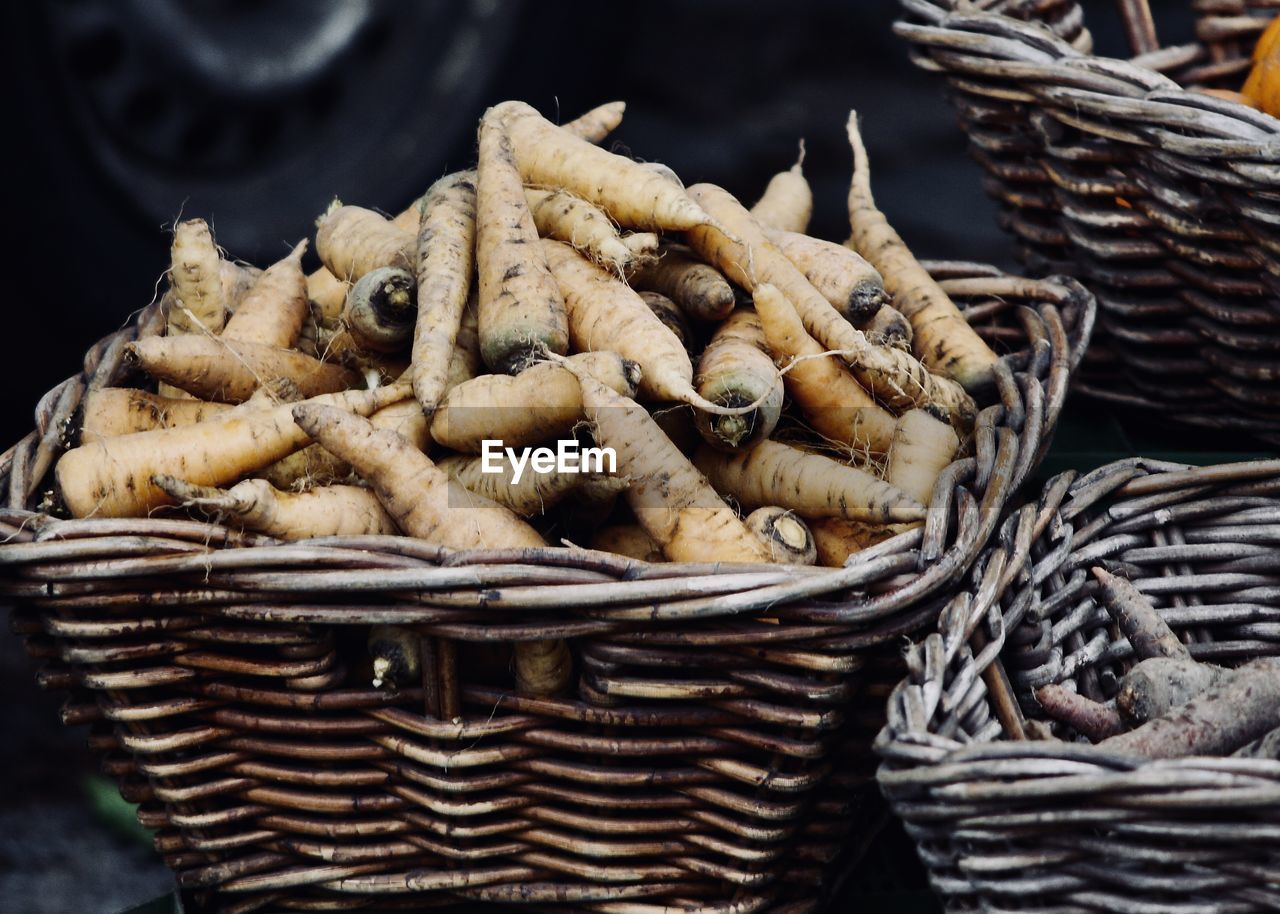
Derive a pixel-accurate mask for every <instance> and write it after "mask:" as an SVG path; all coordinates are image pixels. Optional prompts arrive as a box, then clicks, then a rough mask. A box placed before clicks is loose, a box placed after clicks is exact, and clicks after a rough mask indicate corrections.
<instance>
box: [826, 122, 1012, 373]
mask: <svg viewBox="0 0 1280 914" xmlns="http://www.w3.org/2000/svg"><path fill="white" fill-rule="evenodd" d="M848 133H849V145H850V146H852V147H853V163H854V164H853V181H852V182H851V183H850V185H849V224H850V226H851V228H852V229H853V235H852V237H851V238H850V241H852V242H853V246H854V248H856V249H857V251H858V253H859V254H861V255H862V256H863V257H865V258H867V260H869V261H870V262H871V263H872V264H874V265H875V267H876V269H878V270H879V271H880V275H881V276H883V277H884V285H885V289H887V290H888V291H889V293H890V294H891V295H892V296H893V301H894V305H895V307H897V309H898V310H899V311H901V312H902V313H903V314H904V315H906V317H907V320H909V321H911V327H912V329H913V330H914V332H915V342H914V349H915V352H916V353H917V355H919V356H920V358H921V360H922V361H923V362H924V363H925V365H927V366H929V369H930V370H932V371H936V372H938V373H940V374H942V375H945V376H946V377H949V378H953V379H954V380H956V381H958V382H959V383H960V384H961V385H962V386H963V387H964V388H965V390H968V391H973V390H975V389H977V388H979V387H982V386H984V385H986V384H989V383H990V382H991V367H992V366H993V365H995V363H996V362H997V361H998V357H997V356H996V354H995V353H994V352H992V351H991V350H990V348H988V346H987V344H986V343H984V342H983V341H982V338H981V337H980V336H978V334H976V333H975V332H974V331H973V328H972V327H970V326H969V322H968V321H966V320H965V319H964V316H963V315H962V314H961V313H960V311H959V310H958V309H957V308H956V306H955V305H954V304H953V303H952V301H951V299H950V298H949V297H948V296H947V293H946V292H944V291H942V288H941V287H940V286H939V285H938V284H937V283H936V282H935V281H934V279H933V277H932V276H930V275H929V273H928V271H926V270H925V269H924V267H922V266H920V263H919V261H917V260H916V259H915V257H913V256H912V254H911V251H910V250H909V249H908V248H907V245H906V243H905V242H903V240H902V238H901V237H900V236H899V235H898V233H897V232H895V231H894V230H893V226H891V225H890V224H889V221H888V220H887V219H886V218H885V216H884V213H882V212H880V210H879V209H877V208H876V203H875V198H874V197H873V196H872V195H871V170H870V166H869V165H868V163H867V150H866V147H864V146H863V145H862V136H861V134H860V133H859V132H858V116H857V113H856V112H852V111H851V112H849V123H848Z"/></svg>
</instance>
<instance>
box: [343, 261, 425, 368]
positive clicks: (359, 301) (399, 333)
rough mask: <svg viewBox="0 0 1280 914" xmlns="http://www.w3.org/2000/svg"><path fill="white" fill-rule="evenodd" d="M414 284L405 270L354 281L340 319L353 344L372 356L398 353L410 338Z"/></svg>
mask: <svg viewBox="0 0 1280 914" xmlns="http://www.w3.org/2000/svg"><path fill="white" fill-rule="evenodd" d="M414 291H415V289H414V281H413V276H412V275H410V274H409V272H408V271H407V270H401V269H398V268H396V267H379V268H378V269H376V270H370V271H369V272H368V273H366V274H364V275H363V276H361V277H360V278H359V279H358V280H356V282H355V285H353V286H352V287H351V291H350V292H348V293H347V303H346V305H345V306H344V308H343V312H342V319H343V322H344V323H345V324H346V326H347V329H348V330H350V332H351V335H352V337H353V338H354V339H355V341H356V343H357V344H358V345H359V346H360V347H361V348H362V349H366V350H370V351H373V352H397V351H399V350H401V349H404V348H405V346H407V345H408V343H409V339H410V337H412V336H413V324H414V318H415V317H416V316H417V310H416V308H415V307H414Z"/></svg>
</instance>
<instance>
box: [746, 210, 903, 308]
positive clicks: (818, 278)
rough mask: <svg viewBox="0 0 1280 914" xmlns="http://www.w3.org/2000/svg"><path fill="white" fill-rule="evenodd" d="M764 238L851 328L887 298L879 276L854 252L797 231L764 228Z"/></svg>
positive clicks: (882, 281) (873, 268)
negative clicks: (770, 242)
mask: <svg viewBox="0 0 1280 914" xmlns="http://www.w3.org/2000/svg"><path fill="white" fill-rule="evenodd" d="M765 236H766V237H767V238H768V239H769V240H770V241H772V242H773V243H774V244H776V245H777V246H778V250H780V251H781V252H782V254H783V256H784V257H786V258H787V259H788V260H790V261H791V262H792V263H793V264H795V265H796V266H797V267H799V268H800V272H801V273H803V274H804V276H805V279H807V280H809V282H810V283H811V284H812V285H813V287H814V288H815V289H816V290H818V292H819V293H821V295H822V297H823V298H825V299H826V300H827V301H829V302H830V303H831V305H832V307H834V308H835V309H836V310H837V311H839V312H840V314H841V315H842V316H843V317H844V318H845V320H847V321H849V323H851V324H853V325H855V326H858V325H861V324H863V323H865V322H866V321H869V320H871V319H872V318H873V317H875V315H876V312H877V311H879V310H880V306H881V305H883V304H884V302H885V299H886V298H887V297H888V296H886V295H885V291H884V280H883V279H881V277H880V273H879V272H878V271H877V270H876V268H875V267H873V266H872V265H871V264H869V263H867V262H866V261H865V260H863V259H862V256H861V255H860V254H858V252H857V251H853V250H851V249H849V248H847V247H845V246H844V245H842V244H835V243H834V242H831V241H823V240H822V239H821V238H810V237H809V236H808V235H801V234H799V233H798V232H781V231H778V230H776V229H768V228H766V229H765Z"/></svg>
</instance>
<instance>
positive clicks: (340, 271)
mask: <svg viewBox="0 0 1280 914" xmlns="http://www.w3.org/2000/svg"><path fill="white" fill-rule="evenodd" d="M416 247H417V235H416V234H411V233H409V232H407V231H405V230H404V229H402V228H397V227H396V226H395V225H393V224H392V223H391V221H390V220H389V219H387V218H386V217H385V216H383V215H382V214H380V213H375V212H374V211H373V210H371V209H364V208H363V207H360V206H344V205H343V204H342V203H341V202H339V201H338V200H334V201H333V204H332V205H331V206H330V207H329V209H328V211H327V212H326V213H325V214H324V216H322V217H321V218H320V221H319V224H318V225H317V228H316V253H317V254H319V255H320V260H321V262H323V263H324V265H325V266H326V267H327V268H328V270H329V272H330V273H332V274H333V275H334V276H335V277H336V278H337V279H339V280H343V281H345V282H348V283H352V282H355V281H356V280H357V279H359V278H360V277H361V276H363V275H364V274H365V273H368V272H371V271H372V270H376V269H378V267H397V268H399V269H401V270H412V269H413V267H414V262H413V261H414V255H415V248H416Z"/></svg>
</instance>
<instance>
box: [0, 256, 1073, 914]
mask: <svg viewBox="0 0 1280 914" xmlns="http://www.w3.org/2000/svg"><path fill="white" fill-rule="evenodd" d="M932 268H933V270H934V272H935V274H936V275H937V276H939V277H940V278H941V279H942V280H943V281H944V282H945V283H947V284H948V285H949V286H950V287H951V289H952V291H953V292H954V294H956V296H957V298H958V299H959V300H960V301H962V302H965V303H967V305H968V310H967V315H968V317H969V318H970V320H971V321H972V322H973V323H974V324H975V326H977V327H979V328H980V329H981V331H982V332H983V333H984V334H985V335H986V336H987V338H988V339H989V340H990V341H991V342H992V344H993V345H994V346H995V347H996V348H997V349H998V350H999V351H1003V352H1007V353H1009V354H1008V355H1007V356H1006V358H1005V359H1003V360H1002V362H1001V365H1000V367H999V368H998V370H997V372H996V375H997V390H996V391H995V392H994V393H993V395H992V396H991V397H990V398H989V400H990V405H988V406H987V407H986V408H985V409H983V410H982V412H981V414H980V416H979V420H978V425H977V430H976V432H975V438H974V449H973V454H972V456H968V457H965V458H963V459H960V460H957V461H956V462H955V463H953V464H952V466H951V467H950V468H949V469H948V470H947V471H946V472H945V475H944V478H943V480H942V481H941V482H940V484H939V485H938V486H937V487H936V489H935V496H934V499H933V503H932V504H931V505H930V512H929V517H928V522H927V523H926V525H925V527H924V528H923V529H920V530H916V531H913V532H911V533H908V534H904V535H901V536H898V537H895V538H894V539H892V540H890V541H888V542H886V543H883V544H881V545H880V546H877V547H874V548H872V549H869V550H867V551H866V552H864V553H860V554H859V555H858V556H857V557H856V558H855V559H854V560H853V561H852V562H851V563H850V564H849V565H848V566H847V567H845V568H843V569H836V570H820V569H803V568H802V569H797V568H794V567H777V566H741V567H727V566H715V567H710V566H693V565H677V564H668V565H646V564H644V563H640V562H635V561H631V560H626V559H622V558H619V557H616V556H609V555H605V554H602V553H593V552H587V551H583V550H568V549H545V550H532V551H506V552H466V553H457V552H449V551H446V550H442V549H439V548H436V547H433V546H429V545H426V544H424V543H422V542H419V541H415V540H410V539H406V538H402V537H362V538H350V539H326V540H314V541H307V542H301V543H292V544H286V543H280V542H276V541H274V540H270V539H268V538H265V537H261V536H255V535H250V534H244V533H239V532H236V531H233V530H229V529H227V528H224V527H220V526H216V525H211V524H205V523H197V522H194V521H187V520H177V519H162V518H155V519H131V520H107V519H103V520H94V519H86V520H56V519H54V518H52V517H50V516H49V515H48V514H45V513H41V512H39V511H32V510H30V506H31V505H33V504H39V503H41V501H42V499H43V498H44V494H43V493H44V489H45V487H46V485H47V484H48V483H47V477H48V475H49V473H48V471H49V468H50V466H51V465H52V462H53V460H54V459H55V457H56V455H57V453H58V451H59V449H60V448H61V446H62V445H61V443H60V442H61V438H62V435H63V430H64V427H65V426H66V425H67V424H68V423H69V422H72V420H73V416H74V413H75V409H76V405H77V403H78V402H79V400H80V397H81V395H82V393H83V391H84V390H85V389H86V388H87V387H95V386H101V385H108V384H116V383H119V382H121V381H122V380H125V378H124V377H122V372H123V370H124V369H123V368H122V366H121V362H120V353H121V350H122V347H123V345H124V344H125V343H126V342H128V340H129V339H131V338H132V337H133V336H134V335H135V334H136V333H137V332H138V326H131V327H129V328H127V329H126V330H124V331H122V332H121V333H119V334H117V335H115V336H113V337H110V338H108V339H106V340H104V341H102V343H100V344H99V345H98V346H96V347H95V348H94V349H93V350H92V351H90V353H89V354H88V356H87V357H86V362H85V371H84V373H83V374H82V375H79V376H77V377H75V378H72V379H70V380H68V381H67V382H65V383H64V384H63V385H60V386H59V387H58V388H57V389H55V390H53V391H51V392H50V393H49V394H48V395H47V396H46V397H45V398H44V399H43V401H42V402H41V404H40V407H39V409H38V411H37V428H36V430H35V431H33V432H32V433H31V434H30V435H29V436H27V438H25V439H24V440H23V441H22V442H20V443H19V444H18V445H16V446H15V447H14V448H11V449H10V450H9V451H8V452H6V453H5V454H4V455H3V458H0V483H3V484H4V485H5V486H6V487H7V491H8V498H9V505H10V507H9V508H7V509H5V510H4V511H3V513H0V533H2V534H3V537H4V544H3V545H0V567H2V568H3V571H2V572H0V595H3V596H5V597H7V598H9V600H11V601H12V602H13V603H14V604H15V605H16V606H17V609H16V610H15V614H14V625H15V627H16V629H17V630H18V631H19V632H21V633H22V634H24V635H25V636H26V637H27V643H28V649H29V651H30V652H31V653H32V654H33V655H35V656H37V657H41V658H44V659H46V660H47V664H46V666H45V667H44V668H43V669H42V671H41V673H40V679H41V683H42V684H43V685H44V686H46V687H49V688H57V689H67V690H69V691H70V697H69V699H68V701H67V704H66V705H65V707H64V713H63V717H64V720H65V721H66V722H67V723H88V724H91V725H92V730H91V741H92V743H93V745H94V746H95V748H97V749H98V750H100V752H101V753H102V755H103V759H104V765H105V767H106V770H107V771H108V772H110V773H111V774H112V775H114V776H115V777H116V778H117V779H118V780H119V783H120V785H121V790H122V793H124V795H125V796H126V797H127V798H129V799H131V800H134V801H137V802H139V803H140V804H141V807H140V813H139V817H140V819H141V820H142V822H143V823H144V824H145V825H147V826H149V827H152V828H155V829H158V832H157V837H156V845H157V847H158V848H159V850H160V852H161V853H162V854H163V856H164V858H165V860H166V862H167V863H168V864H169V865H170V866H171V867H172V868H173V869H174V870H175V871H176V874H177V878H178V882H179V884H180V885H181V886H182V887H184V888H186V889H188V890H191V891H192V892H194V893H196V895H197V897H199V898H200V899H202V900H204V901H207V902H210V903H212V904H214V905H215V906H217V907H218V908H219V909H220V910H226V911H251V910H255V909H259V908H261V907H263V906H266V905H272V906H275V907H281V908H288V909H304V910H305V909H324V910H330V909H335V908H355V907H360V906H363V905H368V904H374V903H376V904H378V905H380V906H381V905H386V904H388V903H396V902H400V903H405V904H415V905H420V904H423V903H426V902H447V901H457V900H460V899H471V900H477V899H479V900H491V901H510V902H526V903H536V904H538V905H540V906H541V907H543V908H545V907H548V906H552V907H555V906H563V907H566V908H573V909H578V910H583V909H587V910H597V911H609V912H627V914H630V912H637V914H647V912H651V911H653V912H656V911H658V910H660V909H668V910H670V909H677V910H689V911H707V912H712V911H717V912H718V911H724V912H746V911H755V910H762V909H765V908H766V907H768V908H773V909H778V910H783V909H794V910H801V909H805V908H808V907H811V906H812V905H813V904H814V903H815V902H816V899H817V897H818V892H819V887H820V885H821V884H822V882H823V880H824V878H825V877H826V875H827V871H829V870H830V864H831V862H832V861H833V860H834V859H835V858H836V857H837V856H838V854H839V852H840V849H841V846H842V844H847V843H848V839H850V837H851V836H852V837H853V838H854V839H856V840H855V841H854V843H857V840H865V838H866V836H868V835H869V834H873V833H874V831H873V829H872V827H871V823H870V822H869V821H865V819H866V818H867V817H866V816H865V811H864V810H863V809H862V808H861V807H860V806H859V805H858V802H857V800H858V797H857V794H856V791H857V789H858V788H859V786H860V785H862V786H863V788H864V789H866V787H867V786H868V785H869V783H870V780H871V775H872V774H873V771H874V762H873V761H872V756H871V754H870V748H869V746H870V739H871V736H870V734H873V733H874V732H875V730H876V729H878V727H879V726H880V724H882V723H883V712H882V708H883V701H884V697H885V695H886V694H887V692H888V690H889V689H890V688H891V687H892V684H893V683H894V682H896V681H897V679H899V678H900V676H901V667H900V665H899V663H900V661H897V658H896V654H897V652H896V647H895V645H894V642H895V641H896V639H898V638H900V637H901V636H902V635H903V634H906V633H909V632H912V631H916V630H919V629H920V628H921V627H922V626H927V625H929V624H931V623H932V621H933V618H934V616H935V615H936V613H937V611H938V610H939V608H940V607H941V606H942V604H943V603H944V602H945V600H946V598H947V590H948V588H949V587H951V586H952V585H953V584H954V582H956V581H958V580H959V579H960V577H961V576H962V575H963V573H964V572H965V571H966V570H967V568H968V567H969V565H970V564H971V563H972V561H973V560H974V559H975V558H976V556H977V555H978V553H979V552H980V550H981V548H982V546H983V545H984V543H985V542H986V541H987V539H988V538H989V536H990V535H991V533H992V532H993V531H994V529H995V526H996V524H997V522H998V518H999V515H1000V513H1001V511H1002V510H1003V508H1004V506H1005V505H1006V503H1007V502H1008V500H1009V498H1010V497H1011V495H1012V493H1013V491H1014V490H1016V489H1017V488H1018V486H1020V485H1021V483H1022V482H1023V481H1024V480H1025V479H1026V478H1027V476H1028V474H1029V473H1030V472H1032V471H1033V470H1034V468H1035V466H1036V465H1037V464H1038V462H1039V460H1040V458H1041V456H1042V455H1043V454H1044V451H1045V449H1046V448H1047V446H1048V443H1049V438H1050V436H1051V434H1052V430H1053V428H1054V425H1055V423H1056V420H1057V416H1058V413H1059V410H1060V409H1061V406H1062V401H1063V398H1064V397H1065V394H1066V390H1067V386H1068V383H1069V377H1070V372H1071V370H1072V369H1073V367H1074V366H1075V365H1076V364H1077V363H1078V361H1079V359H1080V357H1081V356H1082V353H1083V349H1084V346H1085V344H1086V343H1087V340H1088V336H1089V332H1090V329H1091V326H1092V320H1093V302H1092V299H1091V297H1090V296H1089V295H1088V293H1087V292H1085V291H1084V289H1083V288H1082V287H1081V286H1080V285H1079V284H1078V283H1075V282H1074V281H1072V280H1068V279H1054V280H1051V281H1044V282H1033V281H1027V280H1021V279H1017V278H1014V277H1009V276H1005V275H1003V274H999V273H998V272H996V271H994V270H991V269H989V268H984V267H979V266H976V265H973V264H934V265H932ZM154 319H155V315H154V313H153V312H151V311H148V312H144V313H143V314H142V315H141V317H140V320H139V324H140V325H141V326H143V327H144V328H145V327H146V326H147V324H148V322H149V321H153V320H154ZM377 623H394V624H399V625H405V626H412V627H413V629H414V630H415V631H416V632H417V633H419V634H420V635H421V636H422V638H423V644H424V645H425V647H424V658H426V662H424V664H423V666H424V672H425V673H426V675H424V679H423V683H422V686H421V687H406V688H401V689H400V690H398V691H388V690H381V691H380V690H375V689H372V688H370V687H369V686H368V682H369V678H368V674H367V671H365V670H363V669H362V667H361V663H362V655H363V654H364V641H365V635H366V632H367V630H368V627H369V626H370V625H371V624H377ZM549 638H567V639H569V640H570V643H571V644H572V646H573V650H574V653H575V658H576V669H577V672H578V686H577V690H576V692H575V693H574V694H571V695H568V696H565V697H562V698H555V699H550V698H529V697H522V696H518V695H515V694H512V692H511V689H510V677H509V673H508V670H507V669H506V663H507V661H506V660H505V659H503V658H502V656H501V653H500V652H501V650H502V645H505V644H509V643H511V642H513V641H520V640H537V639H549ZM495 654H497V657H498V659H497V660H496V661H495ZM363 662H367V658H364V660H363ZM837 767H838V768H839V770H838V771H834V772H833V768H837Z"/></svg>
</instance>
